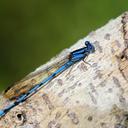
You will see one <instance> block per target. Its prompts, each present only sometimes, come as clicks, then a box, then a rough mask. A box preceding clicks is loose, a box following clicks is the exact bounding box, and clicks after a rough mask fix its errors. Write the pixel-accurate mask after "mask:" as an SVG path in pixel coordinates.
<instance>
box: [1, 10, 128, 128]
mask: <svg viewBox="0 0 128 128" xmlns="http://www.w3.org/2000/svg"><path fill="white" fill-rule="evenodd" d="M86 40H89V41H90V42H92V44H94V46H95V48H96V51H95V53H94V54H91V55H89V57H88V58H87V59H86V61H87V62H88V63H89V64H90V65H91V66H90V65H88V64H85V63H84V62H82V61H81V62H79V63H77V64H75V65H74V66H73V67H72V68H69V69H68V70H66V71H64V72H63V73H62V74H60V75H59V76H58V77H56V78H55V79H54V80H52V81H51V82H50V83H48V84H47V85H46V86H45V87H43V88H42V89H41V90H40V91H39V92H37V93H36V94H34V95H33V96H32V97H30V98H29V99H28V100H27V101H25V102H23V103H22V104H20V105H18V106H17V107H15V108H13V109H12V110H11V111H10V112H8V113H7V114H6V115H5V116H4V117H3V118H2V119H1V120H0V128H128V60H127V59H128V49H127V47H128V13H127V12H125V13H124V14H122V15H121V16H119V17H118V18H116V19H115V20H111V21H109V22H108V23H107V24H106V25H105V26H103V27H102V28H100V29H98V30H96V31H93V32H91V33H90V34H89V35H88V36H87V37H85V38H84V39H81V40H79V41H78V42H77V43H76V44H74V45H73V46H72V47H71V48H70V49H68V50H66V51H64V52H63V54H60V55H59V56H57V57H56V58H54V59H52V60H51V61H50V62H49V63H47V64H46V65H49V64H51V63H54V62H56V61H57V60H59V59H61V58H63V56H65V54H67V51H72V50H75V49H78V48H80V47H83V46H84V41H86ZM43 68H44V66H43V67H40V68H38V69H37V70H36V71H35V72H37V73H38V71H40V70H42V69H43ZM70 70H71V72H70ZM69 72H70V73H69ZM8 102H9V101H7V100H6V99H4V98H3V97H2V96H1V106H0V108H3V106H6V105H7V104H8Z"/></svg>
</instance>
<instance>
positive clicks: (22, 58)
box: [0, 0, 128, 91]
mask: <svg viewBox="0 0 128 128" xmlns="http://www.w3.org/2000/svg"><path fill="white" fill-rule="evenodd" d="M127 8H128V0H68V1H66V0H1V1H0V91H1V90H3V89H4V88H6V87H7V86H9V85H10V84H12V83H14V82H15V81H17V80H20V79H21V78H22V77H24V76H25V75H27V74H28V73H29V72H31V71H33V70H34V69H35V68H37V67H38V66H40V65H42V64H43V63H45V62H46V61H48V60H49V59H50V58H51V57H53V56H55V55H56V54H57V53H59V52H60V51H61V50H62V49H64V48H67V47H69V46H71V45H72V44H73V43H74V42H76V41H77V40H79V39H80V38H82V37H84V36H85V35H87V34H88V33H89V32H90V31H92V30H95V29H96V28H98V27H100V26H102V25H104V24H105V23H106V22H107V21H108V20H110V19H111V18H115V17H117V16H118V15H120V14H121V13H122V12H124V11H126V10H127Z"/></svg>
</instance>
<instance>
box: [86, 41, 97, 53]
mask: <svg viewBox="0 0 128 128" xmlns="http://www.w3.org/2000/svg"><path fill="white" fill-rule="evenodd" d="M85 46H86V47H87V50H88V52H89V53H93V52H95V47H94V46H93V45H92V44H91V43H90V42H89V41H85Z"/></svg>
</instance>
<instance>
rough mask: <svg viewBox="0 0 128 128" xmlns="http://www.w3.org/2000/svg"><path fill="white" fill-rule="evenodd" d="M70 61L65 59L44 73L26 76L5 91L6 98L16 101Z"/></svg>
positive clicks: (43, 71) (46, 69)
mask: <svg viewBox="0 0 128 128" xmlns="http://www.w3.org/2000/svg"><path fill="white" fill-rule="evenodd" d="M67 61H68V57H66V58H65V59H63V60H61V61H59V62H57V63H54V64H52V65H50V66H49V67H47V68H45V69H44V70H42V71H38V72H35V73H32V74H30V75H28V76H26V77H25V78H24V79H22V80H21V81H19V82H16V83H15V84H14V85H13V86H11V87H9V88H7V89H6V90H5V91H4V96H5V97H6V98H8V99H10V100H16V98H17V97H19V96H20V95H22V94H25V93H26V92H27V91H29V90H30V89H31V88H32V87H34V86H35V85H36V84H39V83H40V82H41V81H42V80H44V79H45V78H47V77H48V76H50V75H51V74H52V73H54V72H55V71H56V70H57V69H58V68H60V67H61V66H62V65H64V64H65V63H66V62H67Z"/></svg>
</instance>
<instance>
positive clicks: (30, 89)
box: [0, 41, 95, 117]
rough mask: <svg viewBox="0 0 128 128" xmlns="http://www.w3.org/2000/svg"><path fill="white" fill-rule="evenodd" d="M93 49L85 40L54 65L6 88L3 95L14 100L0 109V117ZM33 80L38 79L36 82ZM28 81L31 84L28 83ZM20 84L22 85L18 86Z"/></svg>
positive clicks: (82, 58)
mask: <svg viewBox="0 0 128 128" xmlns="http://www.w3.org/2000/svg"><path fill="white" fill-rule="evenodd" d="M94 51H95V48H94V46H93V45H92V44H91V43H90V42H89V41H86V42H85V47H83V48H80V49H77V50H75V51H73V52H71V53H70V54H69V55H68V57H67V58H66V60H62V62H59V63H58V64H54V66H50V67H48V68H47V69H45V70H44V71H42V72H41V73H39V74H37V75H33V76H32V77H27V78H25V79H23V80H22V81H20V82H19V83H17V84H16V85H15V86H14V87H11V88H10V89H7V90H6V91H5V96H6V97H7V98H9V99H15V100H14V102H13V103H12V104H11V105H9V106H7V107H5V108H4V109H3V110H0V117H2V116H4V115H5V114H6V113H7V112H8V111H9V110H10V109H11V108H13V107H15V106H16V105H18V104H19V103H22V102H23V101H25V100H26V99H28V98H29V97H30V96H32V95H33V94H34V93H36V92H37V91H38V90H39V89H40V88H41V87H43V86H45V85H46V84H47V83H48V82H50V81H51V80H52V79H53V78H55V77H56V76H58V75H59V74H60V73H62V72H63V71H65V70H66V69H68V68H69V67H70V66H72V65H73V64H75V63H76V62H79V61H81V60H84V58H85V57H87V56H88V55H89V54H90V53H93V52H94ZM48 72H49V74H48ZM34 80H36V81H38V83H37V82H36V81H34ZM32 81H33V83H32ZM29 83H32V84H30V85H28V84H29ZM21 84H22V86H20V85H21Z"/></svg>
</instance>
